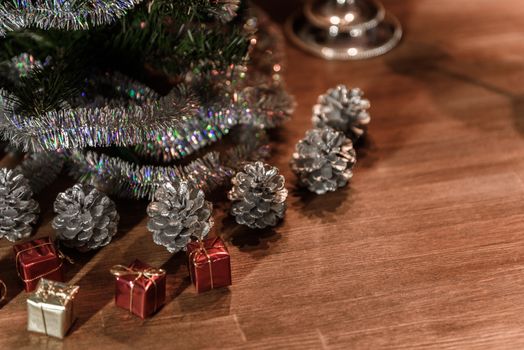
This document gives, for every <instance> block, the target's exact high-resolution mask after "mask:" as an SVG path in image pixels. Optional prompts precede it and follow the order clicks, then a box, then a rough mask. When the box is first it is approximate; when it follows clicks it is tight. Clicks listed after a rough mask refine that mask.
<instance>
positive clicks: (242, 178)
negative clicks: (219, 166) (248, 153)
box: [228, 162, 287, 228]
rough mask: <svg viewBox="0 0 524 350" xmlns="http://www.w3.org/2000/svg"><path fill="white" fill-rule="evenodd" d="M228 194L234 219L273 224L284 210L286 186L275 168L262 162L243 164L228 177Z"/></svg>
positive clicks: (257, 224) (255, 224) (260, 225)
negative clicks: (240, 168) (241, 167)
mask: <svg viewBox="0 0 524 350" xmlns="http://www.w3.org/2000/svg"><path fill="white" fill-rule="evenodd" d="M231 182H232V183H233V188H232V189H231V191H229V193H228V198H229V199H230V200H231V201H233V206H232V208H231V214H232V215H233V216H234V217H235V219H236V222H237V223H239V224H241V225H246V226H248V227H250V228H265V227H268V226H275V225H276V224H277V223H278V221H279V220H280V219H282V218H283V217H284V213H285V211H286V203H285V201H286V198H287V190H286V189H285V188H284V185H285V179H284V176H282V175H279V173H278V169H277V168H276V167H272V166H270V165H267V164H264V163H262V162H255V163H250V164H247V165H245V166H244V171H239V172H238V173H237V174H236V175H235V177H234V178H233V179H232V180H231Z"/></svg>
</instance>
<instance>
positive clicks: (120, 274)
mask: <svg viewBox="0 0 524 350" xmlns="http://www.w3.org/2000/svg"><path fill="white" fill-rule="evenodd" d="M111 273H112V274H113V275H114V276H115V277H116V290H115V304H116V305H117V306H119V307H121V308H124V309H127V310H129V311H130V312H131V313H133V314H135V315H137V316H139V317H140V318H142V319H144V318H146V317H148V316H149V315H151V314H153V313H155V312H156V311H157V310H158V309H159V308H160V307H161V306H162V305H163V304H164V302H165V300H166V271H164V270H162V269H157V268H154V267H151V266H149V265H147V264H145V263H143V262H141V261H140V260H135V261H134V262H133V263H132V264H131V265H129V266H128V267H126V266H123V265H116V266H113V268H112V269H111Z"/></svg>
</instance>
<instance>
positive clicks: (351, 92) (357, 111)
mask: <svg viewBox="0 0 524 350" xmlns="http://www.w3.org/2000/svg"><path fill="white" fill-rule="evenodd" d="M363 96H364V93H363V92H362V90H360V89H358V88H355V89H348V88H347V87H346V86H345V85H338V86H337V87H336V88H334V89H329V90H328V91H327V92H326V93H325V94H324V95H320V96H319V97H318V103H317V104H316V105H315V106H313V125H314V126H315V127H317V128H323V127H325V126H329V127H331V128H333V129H335V130H338V131H342V132H343V133H344V134H346V136H347V137H349V138H350V139H351V140H352V141H353V142H355V141H356V140H357V139H358V138H359V137H360V136H362V135H364V133H365V132H366V129H367V126H368V124H369V122H370V121H371V117H370V115H369V113H368V111H367V110H368V109H369V107H370V104H369V100H366V99H364V98H363Z"/></svg>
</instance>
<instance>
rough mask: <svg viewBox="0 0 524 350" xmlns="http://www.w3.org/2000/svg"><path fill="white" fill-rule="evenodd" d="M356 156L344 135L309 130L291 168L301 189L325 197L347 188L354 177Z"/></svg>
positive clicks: (323, 130)
mask: <svg viewBox="0 0 524 350" xmlns="http://www.w3.org/2000/svg"><path fill="white" fill-rule="evenodd" d="M355 163H356V153H355V150H354V149H353V143H352V142H351V140H350V139H348V138H346V137H345V136H344V134H343V133H341V132H338V131H336V130H333V129H331V128H328V127H325V128H322V129H313V130H309V131H308V132H307V133H306V137H305V138H303V139H302V140H300V141H299V142H298V144H297V145H296V150H295V153H293V159H292V161H291V167H292V169H293V171H294V172H295V174H297V176H298V178H299V182H300V185H302V186H304V187H307V188H308V189H309V190H310V191H311V192H315V193H316V194H324V193H326V192H330V191H335V190H336V189H337V188H338V187H343V186H345V185H346V184H347V183H348V181H349V180H350V179H351V177H352V176H353V172H352V169H353V166H354V165H355Z"/></svg>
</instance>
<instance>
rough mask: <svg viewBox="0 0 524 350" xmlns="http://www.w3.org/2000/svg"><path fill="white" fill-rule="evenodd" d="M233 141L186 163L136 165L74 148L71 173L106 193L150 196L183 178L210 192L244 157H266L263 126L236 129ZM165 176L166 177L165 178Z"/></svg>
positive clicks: (224, 179)
mask: <svg viewBox="0 0 524 350" xmlns="http://www.w3.org/2000/svg"><path fill="white" fill-rule="evenodd" d="M232 136H234V138H233V139H236V141H235V140H234V141H235V142H234V144H233V145H232V146H231V148H229V149H228V150H227V151H225V152H224V154H222V156H221V155H220V154H219V153H218V152H214V151H212V152H208V153H206V154H205V155H204V156H202V157H200V158H198V159H195V160H193V161H191V162H189V163H188V164H186V165H168V166H152V165H139V164H135V163H131V162H128V161H125V160H122V159H120V158H118V157H112V156H108V155H106V154H104V153H98V152H94V151H73V152H72V153H70V155H69V160H70V162H71V165H72V166H71V167H70V173H71V175H72V176H74V177H76V178H79V179H80V180H81V181H82V182H84V183H89V184H92V185H94V186H96V187H97V188H98V189H100V190H101V191H103V192H105V193H110V194H114V195H117V196H119V197H124V198H149V199H151V198H152V197H153V195H154V193H155V191H156V189H157V188H158V187H159V186H160V185H161V184H163V183H164V182H165V181H171V182H180V181H186V182H189V183H191V184H192V185H193V186H195V187H197V188H199V189H201V190H203V191H205V192H210V191H212V190H214V189H216V188H218V187H221V186H223V185H225V184H227V183H228V182H229V180H230V179H231V177H232V176H233V175H234V174H235V172H236V170H237V169H238V167H240V165H241V164H242V162H243V161H255V160H260V159H265V158H267V157H268V155H269V147H268V145H267V140H266V138H265V132H264V131H263V130H252V129H245V128H241V129H239V133H235V134H234V135H232ZM166 179H167V180H166Z"/></svg>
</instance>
